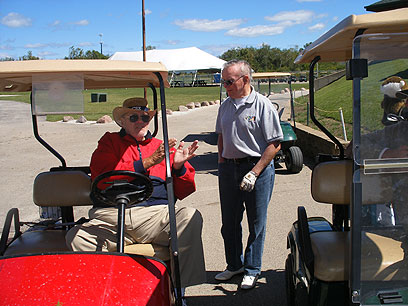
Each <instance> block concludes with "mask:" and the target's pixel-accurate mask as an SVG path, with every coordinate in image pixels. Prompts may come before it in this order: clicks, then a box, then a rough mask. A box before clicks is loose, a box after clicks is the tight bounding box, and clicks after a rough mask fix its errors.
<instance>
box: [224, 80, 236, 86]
mask: <svg viewBox="0 0 408 306" xmlns="http://www.w3.org/2000/svg"><path fill="white" fill-rule="evenodd" d="M221 83H222V84H224V85H227V86H230V85H232V84H233V83H234V81H232V80H221Z"/></svg>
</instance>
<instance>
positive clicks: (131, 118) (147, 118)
mask: <svg viewBox="0 0 408 306" xmlns="http://www.w3.org/2000/svg"><path fill="white" fill-rule="evenodd" d="M140 119H141V120H142V121H143V122H144V123H148V122H149V121H150V116H149V115H140ZM129 121H130V122H137V121H139V115H138V114H133V115H131V116H129Z"/></svg>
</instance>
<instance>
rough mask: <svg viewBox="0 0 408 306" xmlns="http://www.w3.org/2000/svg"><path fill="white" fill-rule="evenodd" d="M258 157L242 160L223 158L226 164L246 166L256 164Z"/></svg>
mask: <svg viewBox="0 0 408 306" xmlns="http://www.w3.org/2000/svg"><path fill="white" fill-rule="evenodd" d="M260 159H261V158H260V157H253V156H248V157H243V158H224V160H225V162H226V163H234V164H247V163H257V162H258V160H260Z"/></svg>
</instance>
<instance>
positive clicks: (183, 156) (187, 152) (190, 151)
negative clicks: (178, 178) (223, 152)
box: [173, 140, 198, 170]
mask: <svg viewBox="0 0 408 306" xmlns="http://www.w3.org/2000/svg"><path fill="white" fill-rule="evenodd" d="M197 149H198V140H194V142H193V143H192V144H191V145H190V146H189V147H188V148H184V141H180V144H179V146H178V147H177V150H176V152H174V160H173V168H174V169H176V170H178V169H181V168H182V167H183V165H184V163H185V162H186V161H188V160H190V159H192V158H193V157H194V156H196V154H195V153H194V152H195V151H196V150H197Z"/></svg>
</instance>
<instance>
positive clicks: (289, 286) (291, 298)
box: [285, 254, 296, 306]
mask: <svg viewBox="0 0 408 306" xmlns="http://www.w3.org/2000/svg"><path fill="white" fill-rule="evenodd" d="M292 258H293V256H292V254H289V255H288V257H287V258H286V262H285V285H286V286H285V287H286V304H287V305H288V306H296V304H295V283H294V282H293V276H294V275H293V268H292Z"/></svg>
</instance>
